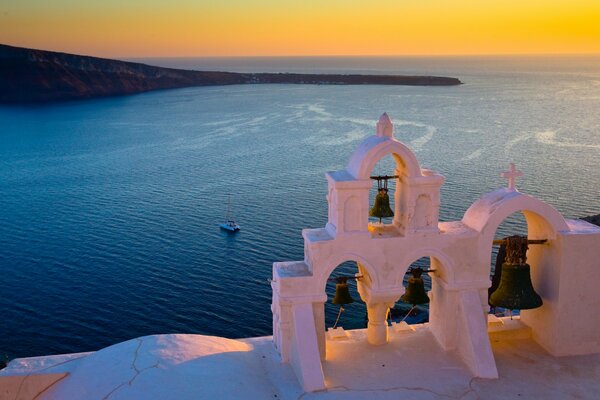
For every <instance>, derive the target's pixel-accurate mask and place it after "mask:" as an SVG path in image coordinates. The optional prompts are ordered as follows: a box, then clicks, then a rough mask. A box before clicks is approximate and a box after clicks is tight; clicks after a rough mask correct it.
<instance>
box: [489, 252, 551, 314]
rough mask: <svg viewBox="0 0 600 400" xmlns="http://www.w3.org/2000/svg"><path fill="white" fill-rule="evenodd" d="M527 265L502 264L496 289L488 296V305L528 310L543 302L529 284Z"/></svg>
mask: <svg viewBox="0 0 600 400" xmlns="http://www.w3.org/2000/svg"><path fill="white" fill-rule="evenodd" d="M530 270H531V268H530V267H529V264H508V263H504V264H502V275H501V277H500V285H499V286H498V289H496V291H495V292H494V293H492V295H491V296H490V304H491V305H492V306H494V307H503V308H507V309H509V310H530V309H532V308H538V307H541V306H542V304H543V302H542V298H541V297H540V295H539V294H537V293H536V292H535V290H534V289H533V285H532V283H531V275H530Z"/></svg>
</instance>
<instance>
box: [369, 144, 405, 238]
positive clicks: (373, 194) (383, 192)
mask: <svg viewBox="0 0 600 400" xmlns="http://www.w3.org/2000/svg"><path fill="white" fill-rule="evenodd" d="M406 174H407V169H406V165H405V163H404V161H403V160H402V158H401V157H400V156H399V155H397V154H395V153H392V154H388V155H386V156H384V157H383V158H381V159H380V160H379V161H378V162H377V163H376V164H375V165H374V166H373V169H372V170H371V173H370V178H371V180H372V181H373V184H372V186H371V189H370V191H369V231H371V233H373V234H374V236H375V237H377V236H383V235H386V236H387V235H390V234H392V235H394V234H397V233H398V232H397V229H395V228H394V227H395V226H398V225H400V223H401V220H402V215H403V212H404V203H405V202H406V201H405V195H406V193H403V190H402V181H403V178H404V176H405V175H406ZM378 178H379V179H378Z"/></svg>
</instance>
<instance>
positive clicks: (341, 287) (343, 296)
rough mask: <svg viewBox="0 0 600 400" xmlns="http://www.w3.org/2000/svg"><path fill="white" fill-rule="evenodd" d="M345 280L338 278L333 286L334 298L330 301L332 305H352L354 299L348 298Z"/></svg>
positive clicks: (348, 291)
mask: <svg viewBox="0 0 600 400" xmlns="http://www.w3.org/2000/svg"><path fill="white" fill-rule="evenodd" d="M347 280H348V279H347V278H338V281H337V283H336V284H335V297H334V298H333V300H332V301H331V302H332V303H333V304H338V305H340V306H342V305H344V304H350V303H354V299H353V298H352V297H351V296H350V289H349V288H348V283H347Z"/></svg>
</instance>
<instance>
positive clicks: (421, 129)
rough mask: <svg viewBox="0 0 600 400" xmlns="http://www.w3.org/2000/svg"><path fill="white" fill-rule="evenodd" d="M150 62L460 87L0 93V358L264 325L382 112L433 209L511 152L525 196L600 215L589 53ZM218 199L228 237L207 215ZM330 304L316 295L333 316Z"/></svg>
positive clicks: (349, 317)
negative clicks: (228, 217) (333, 190)
mask: <svg viewBox="0 0 600 400" xmlns="http://www.w3.org/2000/svg"><path fill="white" fill-rule="evenodd" d="M145 61H146V62H149V63H153V64H155V65H163V66H174V67H183V68H197V69H212V70H228V71H292V72H305V71H310V72H325V73H327V72H330V73H333V72H336V73H337V72H347V73H372V74H381V73H385V74H388V73H399V74H437V75H444V76H455V77H458V78H460V79H461V80H462V81H463V82H464V85H461V86H456V87H409V86H406V87H403V86H395V87H393V86H311V85H247V86H228V87H202V88H188V89H180V90H168V91H160V92H152V93H146V94H141V95H135V96H127V97H118V98H108V99H100V100H91V101H81V102H69V103H63V104H55V105H48V106H31V107H0V274H1V276H2V280H1V288H2V291H1V295H0V318H1V321H2V322H1V324H0V355H1V354H7V355H8V356H9V357H11V358H13V357H23V356H34V355H42V354H52V353H69V352H78V351H91V350H96V349H100V348H102V347H105V346H108V345H110V344H113V343H117V342H120V341H123V340H127V339H130V338H133V337H138V336H142V335H148V334H154V333H172V332H181V333H185V332H190V333H200V334H207V335H221V336H226V337H233V338H236V337H249V336H259V335H269V334H270V333H271V312H270V297H271V288H270V286H269V284H268V282H267V279H268V278H269V277H270V276H271V268H272V263H273V262H274V261H283V260H300V259H302V258H303V241H302V237H301V229H302V228H312V227H320V226H323V225H324V224H325V222H326V216H327V209H326V205H327V203H326V200H325V194H326V181H325V178H324V173H325V172H326V171H329V170H336V169H341V168H343V167H344V166H345V164H346V162H347V160H348V158H349V156H350V154H351V153H352V151H353V150H354V148H355V147H356V146H357V144H358V143H359V142H360V140H361V139H362V138H364V137H365V136H367V135H370V134H371V133H373V131H374V126H375V121H376V120H377V118H378V117H379V115H380V114H381V113H382V112H384V111H387V112H388V113H389V115H390V116H391V117H392V119H393V120H394V122H395V124H396V125H395V126H396V137H397V138H399V139H400V140H402V141H404V142H405V143H407V144H408V146H409V147H411V148H412V149H413V150H414V151H415V152H416V154H417V156H418V158H419V160H420V161H421V163H422V165H423V166H425V167H428V168H432V169H435V170H437V171H439V172H440V173H442V174H443V175H444V176H445V177H446V183H445V185H444V186H443V188H442V201H443V203H442V210H441V219H442V220H445V221H450V220H457V219H460V218H461V217H462V215H463V213H464V212H465V210H466V209H467V208H468V207H469V205H470V204H471V203H472V202H473V201H475V200H476V199H477V198H478V197H479V196H480V195H481V194H483V193H486V192H488V191H491V190H493V189H495V188H498V187H501V186H504V185H505V181H504V180H503V179H501V178H500V177H499V174H500V172H501V171H503V170H505V169H506V167H507V165H508V163H509V162H511V161H512V162H515V163H517V166H518V168H519V169H520V170H522V171H523V172H525V177H524V178H522V179H520V181H519V184H518V186H519V188H520V190H521V191H523V192H526V193H529V194H532V195H534V196H537V197H539V198H541V199H543V200H545V201H547V202H549V203H550V204H552V205H553V206H555V207H556V208H558V210H559V211H561V212H562V213H564V214H565V216H567V217H580V216H585V215H589V214H597V213H600V185H599V183H600V112H599V110H600V56H585V57H584V56H562V57H543V56H537V57H480V58H473V57H454V58H452V57H445V58H394V57H387V58H254V59H235V58H229V59H154V60H145ZM378 170H379V171H380V172H386V171H390V170H391V161H390V160H383V161H382V162H381V163H380V165H379V166H378ZM228 196H231V199H232V201H233V209H234V213H235V216H236V218H237V220H238V221H239V223H240V225H242V230H241V232H239V233H237V234H235V235H231V234H228V233H226V232H223V231H221V230H219V228H218V223H219V222H221V221H222V220H223V217H224V213H225V208H226V206H225V205H226V202H227V198H228ZM521 221H522V220H520V219H519V218H516V219H514V221H513V220H511V221H509V222H507V223H506V224H504V225H503V226H502V228H501V230H500V232H499V233H498V234H499V235H502V234H507V233H513V232H516V231H520V230H521V231H522V228H523V227H522V224H521ZM352 268H353V267H352V266H351V265H344V266H342V267H341V268H340V270H341V272H342V273H343V272H350V271H352ZM336 273H337V271H336ZM329 290H330V293H332V288H329ZM356 298H358V296H356ZM336 311H337V310H336V308H335V307H332V306H327V324H328V325H331V324H332V323H333V320H334V318H335V314H336ZM364 313H365V311H364V306H361V305H360V304H355V305H353V306H351V307H348V309H347V311H346V313H345V315H344V316H343V319H342V324H343V325H345V326H346V327H349V328H357V327H362V326H363V324H364Z"/></svg>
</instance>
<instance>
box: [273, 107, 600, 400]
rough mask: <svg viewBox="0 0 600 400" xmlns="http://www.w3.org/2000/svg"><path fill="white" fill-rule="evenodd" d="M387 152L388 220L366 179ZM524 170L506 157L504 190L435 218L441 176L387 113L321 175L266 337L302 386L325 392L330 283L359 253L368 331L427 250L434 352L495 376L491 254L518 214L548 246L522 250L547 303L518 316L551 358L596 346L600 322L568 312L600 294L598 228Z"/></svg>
mask: <svg viewBox="0 0 600 400" xmlns="http://www.w3.org/2000/svg"><path fill="white" fill-rule="evenodd" d="M388 155H391V156H393V158H394V160H395V163H396V169H395V175H394V176H396V178H395V179H397V181H396V190H395V192H394V200H395V201H394V208H395V209H394V218H393V221H392V223H391V224H370V223H369V190H370V189H371V187H372V184H373V182H372V180H371V178H370V176H371V174H372V171H373V169H374V167H375V165H376V164H377V162H379V161H380V160H381V159H382V158H384V157H386V156H388ZM520 175H522V174H521V173H520V172H519V171H517V170H516V169H515V168H514V166H513V167H512V168H511V169H510V171H508V172H507V173H506V174H505V176H506V177H507V178H509V183H510V185H509V186H510V187H509V188H500V189H498V190H495V191H493V192H491V193H488V194H486V195H484V196H482V197H481V198H480V199H479V200H478V201H476V202H475V203H474V204H473V205H471V207H470V208H469V209H468V210H467V212H466V213H465V215H464V217H463V219H462V220H461V221H452V222H439V209H440V188H441V186H442V184H443V183H444V178H443V177H442V176H441V175H439V174H437V173H436V172H434V171H431V170H428V169H424V168H421V166H420V165H419V162H418V161H417V158H416V157H415V155H414V153H413V152H412V151H411V150H410V149H409V148H408V147H407V146H406V145H404V144H403V143H401V142H400V141H398V140H396V139H395V137H394V127H393V124H392V121H391V120H390V118H389V117H388V115H387V114H383V115H382V116H381V117H380V118H379V121H378V122H377V125H376V131H375V135H372V136H369V137H367V138H365V139H364V140H363V141H362V142H361V143H360V145H359V146H358V148H357V149H356V151H355V152H354V153H353V154H352V156H351V157H350V161H349V162H348V165H347V166H346V168H345V169H343V170H340V171H335V172H328V173H327V174H326V178H327V182H328V194H327V203H328V207H329V211H328V221H327V225H326V226H325V227H324V228H319V229H304V230H303V231H302V236H303V238H304V260H302V261H289V262H276V263H274V264H273V280H272V283H271V286H272V289H273V302H272V306H271V309H272V312H273V342H274V345H275V347H276V349H277V351H278V352H279V354H280V355H281V359H282V361H283V362H285V363H290V364H291V365H292V366H293V368H294V371H295V372H296V374H297V376H298V379H299V381H300V383H301V385H302V387H303V389H304V390H305V391H315V390H323V389H326V384H325V376H324V373H323V368H322V364H321V363H322V362H323V361H326V359H327V345H326V337H325V314H324V302H325V301H327V296H326V294H325V285H326V283H327V279H328V278H329V276H330V274H331V273H332V271H333V270H334V269H335V268H336V267H337V266H338V265H339V264H341V263H343V262H345V261H355V262H356V263H357V266H358V269H359V275H360V279H359V280H358V281H357V287H358V292H359V294H360V297H361V299H362V300H363V301H364V302H365V303H366V306H367V312H368V325H367V340H368V342H369V343H370V344H372V345H383V346H384V345H386V343H387V342H388V338H389V334H390V333H389V331H388V325H387V321H386V316H387V311H388V309H389V308H390V307H393V305H394V303H395V302H396V301H398V300H399V298H400V297H401V296H402V294H403V293H404V291H405V289H404V286H403V278H404V276H405V274H406V272H407V270H408V268H409V266H410V265H411V263H413V262H414V261H416V260H418V259H420V258H422V257H429V258H430V261H431V268H432V269H433V270H435V271H434V272H432V273H430V276H431V279H432V291H431V296H430V297H431V304H430V322H429V324H428V326H427V329H429V330H430V331H431V333H432V334H433V337H434V338H435V340H436V342H437V344H438V345H439V348H440V351H454V352H456V353H457V354H458V355H460V357H461V358H462V359H463V361H464V363H465V365H466V366H467V368H468V369H469V370H470V371H471V373H472V374H473V376H475V377H481V378H496V377H497V376H498V372H497V370H496V364H495V360H494V356H493V353H492V348H491V345H490V340H489V337H488V330H487V329H488V325H487V312H488V310H489V307H488V299H487V296H488V288H489V287H490V284H491V282H490V256H491V249H492V242H493V239H494V234H495V232H496V230H497V228H498V226H499V225H500V224H501V223H502V222H503V221H504V220H505V219H506V218H507V217H509V216H510V215H511V214H513V213H515V212H522V213H523V215H524V216H525V219H526V221H527V225H528V236H529V237H530V238H532V239H544V243H545V244H544V245H543V246H538V247H537V248H535V249H530V251H529V252H528V253H527V258H528V260H529V262H530V264H531V270H532V281H533V284H534V285H535V286H536V288H537V290H538V292H539V294H540V295H541V296H542V298H543V300H544V305H543V306H542V307H540V308H538V309H535V310H524V311H523V312H522V313H521V321H522V322H523V323H524V324H526V325H527V326H528V327H529V328H530V329H531V332H532V337H533V338H534V340H536V341H537V342H538V343H539V344H540V345H541V346H542V347H544V348H545V349H546V350H547V351H548V352H549V353H551V354H553V355H570V354H588V353H593V352H600V320H597V319H592V320H590V318H588V316H587V315H586V314H585V313H582V312H572V310H573V309H574V308H573V307H572V304H574V303H580V304H590V305H591V304H595V305H597V304H598V303H600V291H598V290H597V285H598V283H599V282H600V265H599V264H598V261H597V260H599V259H600V228H598V227H595V226H593V225H591V224H588V223H585V222H583V221H573V220H565V219H564V218H563V217H562V215H560V213H558V211H556V210H555V209H554V208H553V207H551V206H550V205H548V204H546V203H544V202H542V201H540V200H538V199H536V198H533V197H531V196H528V195H526V194H522V193H520V192H519V191H518V190H516V188H515V185H514V179H515V178H516V177H518V176H520ZM584 248H585V252H584V251H582V249H584ZM570 338H576V341H575V342H574V341H573V340H570Z"/></svg>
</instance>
